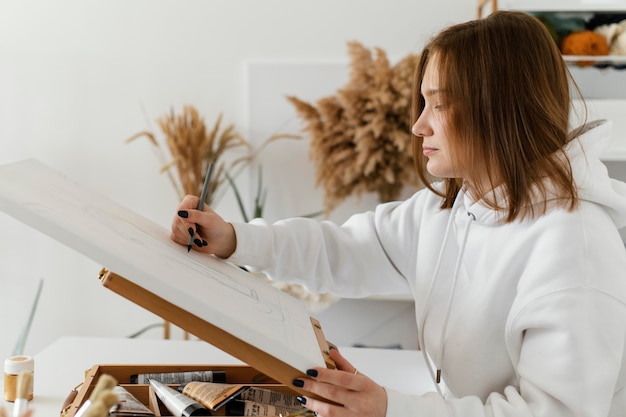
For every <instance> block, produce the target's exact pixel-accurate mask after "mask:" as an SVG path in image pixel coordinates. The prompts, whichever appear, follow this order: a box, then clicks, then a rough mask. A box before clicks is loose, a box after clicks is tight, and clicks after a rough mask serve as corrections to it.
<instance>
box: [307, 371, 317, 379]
mask: <svg viewBox="0 0 626 417" xmlns="http://www.w3.org/2000/svg"><path fill="white" fill-rule="evenodd" d="M306 374H307V375H308V376H312V377H313V378H315V377H316V376H317V371H316V370H315V369H307V371H306Z"/></svg>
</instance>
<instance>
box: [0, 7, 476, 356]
mask: <svg viewBox="0 0 626 417" xmlns="http://www.w3.org/2000/svg"><path fill="white" fill-rule="evenodd" d="M474 13H475V12H474V2H473V1H469V0H440V1H438V2H425V1H415V0H413V1H409V0H393V1H383V0H368V1H363V0H317V1H308V2H305V1H293V0H236V1H233V0H198V1H196V0H194V1H191V0H185V1H180V0H178V1H170V0H124V1H120V0H117V1H116V0H110V1H94V0H55V1H48V0H1V1H0V163H7V162H12V161H16V160H20V159H23V158H30V157H35V158H39V159H41V160H42V161H44V162H45V163H47V164H48V165H50V166H52V167H54V168H56V169H59V170H61V171H63V172H65V173H67V174H68V175H70V176H71V177H74V178H76V179H77V180H79V181H80V182H81V183H83V184H85V185H87V186H89V187H91V188H94V189H96V190H97V191H100V192H102V193H104V194H106V195H108V196H110V197H111V198H113V199H114V200H116V201H118V202H120V203H122V204H124V205H126V206H128V207H129V208H131V209H134V210H136V211H139V212H141V213H143V214H145V215H146V216H147V217H149V218H151V219H153V220H155V221H157V222H159V223H161V224H163V225H164V226H168V225H169V222H170V220H171V218H172V214H173V211H174V208H175V205H176V204H177V202H178V199H177V197H176V195H175V193H174V191H173V189H172V187H171V185H170V184H169V182H168V181H167V179H166V178H165V176H159V174H158V169H159V166H160V162H159V160H158V158H157V157H156V156H155V154H154V153H153V152H152V150H151V148H150V146H149V145H148V143H147V142H143V143H141V142H140V143H134V144H131V145H128V144H125V143H124V140H125V139H126V138H127V137H129V136H130V135H132V134H134V133H136V132H138V131H140V130H143V129H146V128H147V129H150V130H153V131H156V126H155V123H154V121H155V120H156V118H157V117H160V116H161V115H163V114H164V113H165V112H167V111H169V109H170V108H172V107H174V108H175V109H180V107H181V106H182V105H183V104H187V103H189V104H193V105H195V106H196V107H197V108H198V109H199V110H200V112H201V113H202V114H203V115H204V116H205V117H206V120H207V123H208V124H210V123H212V122H213V120H214V119H215V117H216V116H217V115H218V113H220V112H223V113H224V120H225V122H226V123H234V124H235V125H236V127H237V129H238V130H239V131H240V132H242V133H245V132H246V114H245V97H246V91H245V83H244V79H243V74H244V71H243V70H244V65H245V63H246V62H247V61H250V60H287V61H298V60H306V61H312V62H317V61H335V62H336V61H345V62H347V56H346V42H347V41H350V40H358V41H360V42H362V43H363V44H364V45H366V46H369V47H374V46H378V47H381V48H383V49H384V50H385V51H387V53H388V55H389V56H390V57H401V56H404V55H405V54H407V53H410V52H418V51H419V48H420V47H421V46H422V44H423V43H424V41H425V39H426V38H427V37H428V36H429V35H430V34H432V33H433V32H435V31H437V30H438V29H440V28H441V27H442V26H444V25H447V24H450V23H456V22H459V21H463V20H468V19H472V18H474ZM218 209H220V210H221V211H222V213H223V214H224V215H225V217H227V218H230V217H233V218H236V219H239V217H238V212H237V211H236V209H235V208H234V204H233V202H232V199H230V200H229V199H228V198H227V199H224V200H223V201H222V203H221V204H220V205H219V206H218ZM0 230H1V231H2V232H1V233H0V317H1V319H0V320H1V321H0V323H2V338H1V339H0V357H6V356H8V355H9V354H10V353H11V350H12V347H13V345H14V343H15V341H16V339H17V336H18V333H19V329H20V328H21V327H22V325H23V324H24V322H25V321H26V317H27V311H28V308H29V306H30V304H31V302H32V299H33V297H34V293H35V289H36V286H37V283H38V281H39V279H40V278H44V281H45V284H44V289H43V293H42V296H41V301H40V306H39V310H38V313H37V316H36V318H35V322H34V324H33V328H32V330H31V334H30V337H29V342H28V344H27V346H26V353H30V354H34V353H36V352H38V351H39V350H41V349H42V348H43V347H45V346H46V345H47V344H49V343H51V342H52V341H54V340H55V339H56V338H58V337H60V336H63V335H103V336H108V335H115V336H122V335H127V334H130V333H132V332H134V331H136V330H138V329H139V328H141V327H143V326H145V325H148V324H151V323H157V322H159V321H160V320H158V319H157V318H156V317H154V316H152V315H151V314H150V313H147V312H145V311H144V310H142V309H141V308H139V307H136V306H134V305H132V304H131V303H130V302H128V301H126V300H125V299H123V298H121V297H119V296H117V295H115V294H113V293H109V292H108V291H107V290H106V289H103V288H102V287H101V286H100V284H99V283H98V281H97V274H98V271H99V270H100V265H97V264H95V263H93V262H92V261H90V260H89V259H85V258H84V257H82V256H81V255H79V254H77V253H76V252H74V251H73V250H70V249H67V248H65V247H64V246H61V245H60V244H58V243H56V242H54V241H52V240H51V239H49V238H47V237H46V236H44V235H42V234H40V233H38V232H36V231H34V230H32V229H30V228H28V227H26V226H23V225H22V224H20V223H18V222H16V221H14V220H13V219H12V218H9V217H8V216H6V215H4V214H2V213H0ZM405 308H406V306H403V307H402V309H405ZM151 334H153V335H154V336H155V337H159V336H160V332H159V331H152V332H151ZM331 338H332V335H331Z"/></svg>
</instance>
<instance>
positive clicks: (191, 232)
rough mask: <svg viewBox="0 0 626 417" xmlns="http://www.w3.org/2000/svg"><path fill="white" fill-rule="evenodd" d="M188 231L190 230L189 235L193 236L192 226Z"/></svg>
mask: <svg viewBox="0 0 626 417" xmlns="http://www.w3.org/2000/svg"><path fill="white" fill-rule="evenodd" d="M187 231H188V232H189V236H193V228H191V227H190V228H189V229H187Z"/></svg>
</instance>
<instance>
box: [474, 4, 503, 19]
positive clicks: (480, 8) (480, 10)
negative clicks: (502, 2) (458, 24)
mask: <svg viewBox="0 0 626 417" xmlns="http://www.w3.org/2000/svg"><path fill="white" fill-rule="evenodd" d="M488 3H491V11H490V13H493V12H495V11H496V10H498V0H478V9H477V13H476V15H477V16H476V17H477V18H478V19H482V18H483V9H484V8H485V5H486V4H488Z"/></svg>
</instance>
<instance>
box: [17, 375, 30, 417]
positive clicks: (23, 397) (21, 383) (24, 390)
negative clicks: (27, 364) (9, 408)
mask: <svg viewBox="0 0 626 417" xmlns="http://www.w3.org/2000/svg"><path fill="white" fill-rule="evenodd" d="M32 386H33V374H32V373H31V372H20V373H19V374H18V375H17V387H16V390H15V403H14V404H13V417H20V416H21V415H22V414H23V413H24V412H25V411H26V409H28V397H29V396H30V393H31V389H32Z"/></svg>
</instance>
